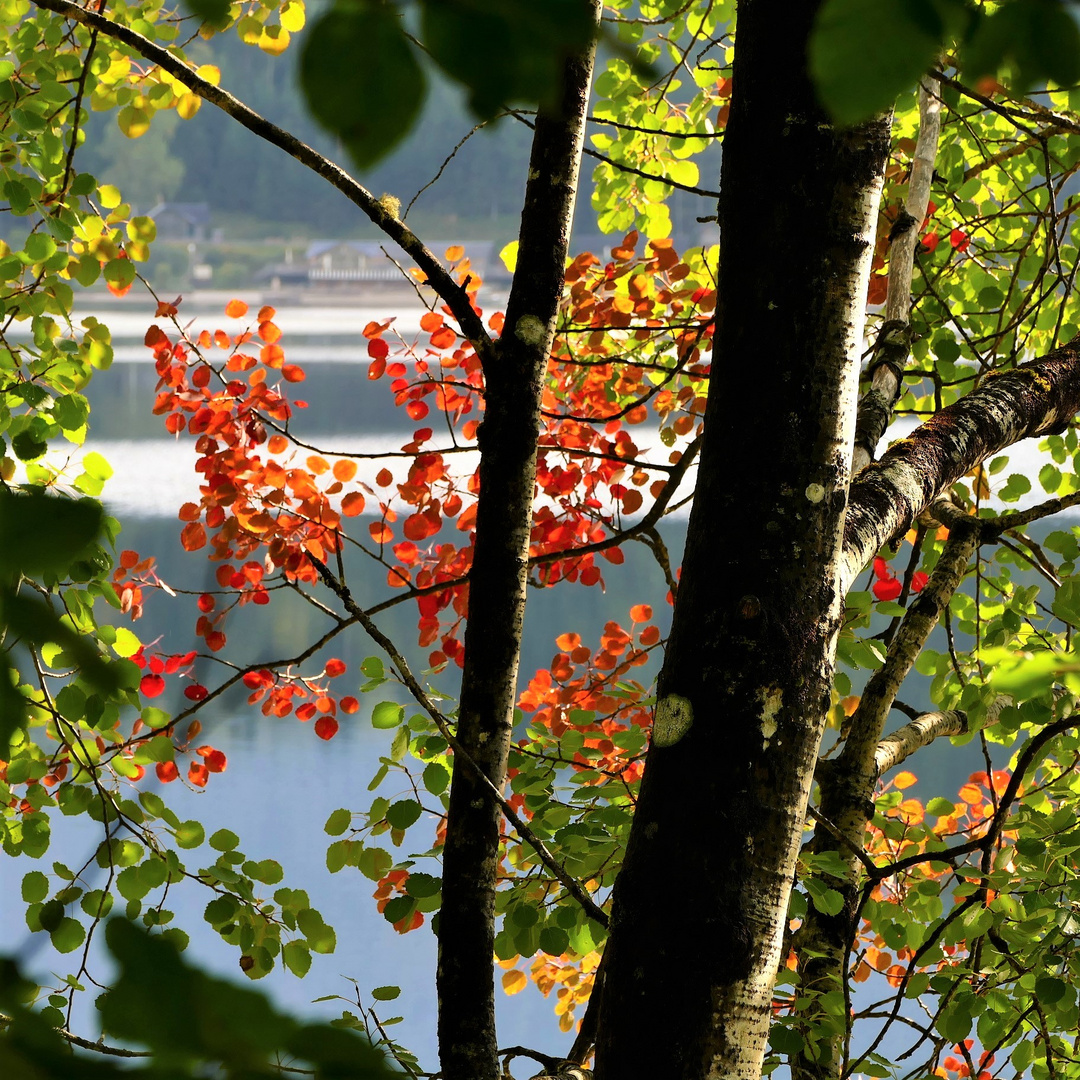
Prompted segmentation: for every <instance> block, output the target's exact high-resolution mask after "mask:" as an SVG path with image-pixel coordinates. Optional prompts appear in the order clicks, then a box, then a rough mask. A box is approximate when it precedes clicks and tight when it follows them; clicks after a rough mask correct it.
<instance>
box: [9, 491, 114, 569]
mask: <svg viewBox="0 0 1080 1080" xmlns="http://www.w3.org/2000/svg"><path fill="white" fill-rule="evenodd" d="M101 517H102V511H101V505H100V504H99V503H96V502H92V501H90V500H89V499H78V500H76V499H67V498H63V497H61V496H54V495H46V494H45V493H44V492H42V491H40V490H35V491H31V492H26V491H12V490H11V489H10V488H7V487H2V488H0V567H2V568H3V571H4V572H5V573H7V572H18V573H23V574H27V575H32V574H36V573H42V572H51V573H55V574H62V573H64V572H65V571H66V570H67V568H68V566H69V565H70V563H71V561H72V560H73V559H74V558H75V557H76V556H77V555H79V554H80V553H81V552H82V551H83V549H84V548H86V546H87V545H88V544H90V543H91V542H92V541H93V540H94V539H96V537H97V536H98V534H99V533H100V531H101Z"/></svg>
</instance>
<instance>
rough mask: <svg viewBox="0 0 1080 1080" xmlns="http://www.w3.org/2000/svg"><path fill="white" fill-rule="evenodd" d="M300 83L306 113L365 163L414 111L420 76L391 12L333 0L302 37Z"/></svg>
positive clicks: (370, 3)
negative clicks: (305, 104)
mask: <svg viewBox="0 0 1080 1080" xmlns="http://www.w3.org/2000/svg"><path fill="white" fill-rule="evenodd" d="M304 37H305V41H304V48H303V52H302V54H301V57H300V85H301V87H302V88H303V91H304V96H305V98H306V99H307V103H308V108H310V110H311V113H312V115H313V116H314V117H315V119H316V120H318V121H319V123H320V124H322V125H323V127H325V128H326V129H327V130H328V131H331V132H333V133H334V134H335V135H337V136H338V137H339V138H340V139H341V141H342V142H343V143H344V144H345V147H346V149H348V151H349V154H350V155H351V156H352V159H353V161H355V162H356V164H357V165H358V166H359V167H360V168H367V167H368V166H369V165H372V164H374V163H375V162H376V161H378V160H379V158H381V157H384V156H385V155H386V154H387V153H388V152H389V151H390V150H391V149H393V147H394V146H396V145H397V143H399V142H400V141H401V140H402V139H403V138H404V137H405V135H406V134H408V132H409V129H410V128H411V127H412V125H413V123H414V121H415V120H416V118H417V117H418V116H419V114H420V107H421V106H422V105H423V103H424V98H425V97H426V96H427V79H426V77H425V75H424V71H423V69H422V68H421V67H420V64H419V62H418V60H417V57H416V53H415V50H414V48H413V46H412V44H411V43H410V42H409V41H408V39H407V38H406V37H405V28H404V26H403V24H402V21H401V18H400V16H399V15H397V14H396V13H395V9H394V8H392V7H391V6H389V5H386V4H381V3H376V2H374V0H353V2H352V3H338V4H337V5H335V6H334V7H332V8H331V9H330V10H329V11H328V12H326V14H324V15H323V16H322V17H321V18H319V19H318V20H316V22H315V23H314V25H313V26H311V28H310V29H309V30H308V31H307V33H306V34H305V35H304Z"/></svg>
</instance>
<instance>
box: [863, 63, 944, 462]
mask: <svg viewBox="0 0 1080 1080" xmlns="http://www.w3.org/2000/svg"><path fill="white" fill-rule="evenodd" d="M940 132H941V98H940V97H938V96H937V95H936V94H934V93H932V92H931V91H930V88H929V86H928V84H927V83H926V82H925V81H924V82H922V83H921V84H920V85H919V138H918V141H917V142H916V144H915V153H914V155H913V158H912V163H911V182H910V185H909V190H908V197H907V200H906V202H905V203H904V207H903V209H902V210H901V211H900V218H898V219H897V221H896V224H895V225H894V226H893V229H894V231H895V235H894V234H890V236H893V239H892V240H891V247H890V252H889V287H888V292H887V294H886V297H885V325H884V326H883V327H882V332H881V336H880V337H879V338H878V341H877V344H876V345H875V346H874V355H873V358H872V359H871V361H870V368H869V371H868V372H867V375H868V376H869V379H870V388H869V389H868V390H867V391H866V393H865V394H863V396H862V398H861V399H860V400H859V413H858V418H857V420H856V422H855V453H854V457H853V459H852V465H851V474H852V476H856V475H857V474H858V473H860V472H862V471H863V469H865V468H866V466H867V465H869V464H870V462H871V461H873V459H874V451H875V450H876V449H877V445H878V443H879V442H880V441H881V439H882V436H884V434H885V429H886V428H887V427H888V426H889V421H890V420H891V419H892V411H893V407H894V406H895V405H896V401H897V398H898V397H899V396H900V390H901V388H902V386H903V374H904V367H905V366H906V365H907V362H908V356H909V354H910V352H911V336H910V331H909V313H910V309H911V275H912V271H913V269H914V265H915V251H916V250H917V248H918V246H919V234H920V233H921V231H922V222H923V219H924V218H925V217H926V211H927V208H928V206H929V204H930V181H931V180H932V178H933V175H934V160H935V158H936V157H937V148H938V136H939V134H940Z"/></svg>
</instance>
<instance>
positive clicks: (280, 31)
mask: <svg viewBox="0 0 1080 1080" xmlns="http://www.w3.org/2000/svg"><path fill="white" fill-rule="evenodd" d="M288 47H289V31H288V30H286V29H285V28H284V27H282V26H264V27H263V31H262V33H261V34H260V35H259V48H260V49H262V51H263V52H265V53H269V54H270V55H271V56H280V55H281V54H282V53H283V52H284V51H285V50H286V49H287V48H288Z"/></svg>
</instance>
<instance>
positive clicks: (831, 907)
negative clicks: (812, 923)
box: [805, 878, 844, 915]
mask: <svg viewBox="0 0 1080 1080" xmlns="http://www.w3.org/2000/svg"><path fill="white" fill-rule="evenodd" d="M805 885H806V891H807V892H808V893H809V894H810V899H811V900H812V901H813V903H814V907H816V908H817V909H818V911H820V912H821V913H822V914H823V915H839V914H840V912H841V911H842V910H843V908H844V898H843V896H841V895H840V893H838V892H837V891H836V889H829V888H826V886H824V885H822V883H821V882H820V881H816V880H815V879H814V878H807V879H806V881H805Z"/></svg>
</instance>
